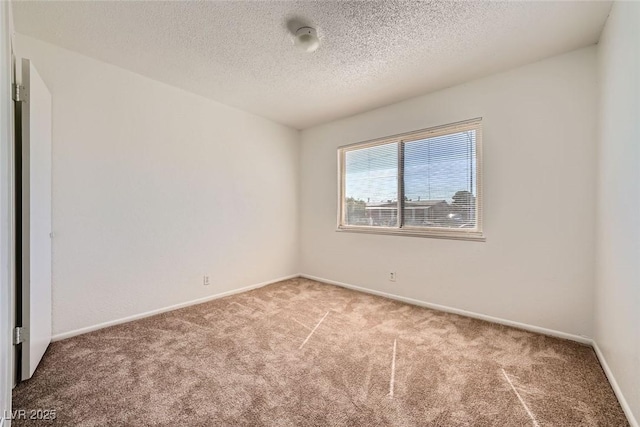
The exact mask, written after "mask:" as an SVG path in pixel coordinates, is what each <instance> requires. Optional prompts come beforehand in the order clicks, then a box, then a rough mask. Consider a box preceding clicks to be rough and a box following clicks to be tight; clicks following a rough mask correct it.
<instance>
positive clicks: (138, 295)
mask: <svg viewBox="0 0 640 427" xmlns="http://www.w3.org/2000/svg"><path fill="white" fill-rule="evenodd" d="M16 43H17V47H16V51H17V53H18V54H19V55H20V56H22V57H27V58H30V59H31V60H32V61H33V63H34V65H35V66H36V68H37V69H38V70H39V72H40V74H41V75H42V77H43V79H44V80H45V82H46V84H47V85H48V87H49V89H50V90H51V93H52V96H53V188H54V190H53V228H54V232H55V239H54V242H53V332H54V334H61V333H65V332H68V331H73V330H76V329H79V328H84V327H90V326H93V325H96V324H99V323H102V322H108V321H113V320H116V319H119V318H123V317H127V316H131V315H136V314H138V313H142V312H146V311H150V310H155V309H159V308H162V307H166V306H170V305H173V304H178V303H182V302H185V301H189V300H193V299H197V298H202V297H206V296H208V295H212V294H218V293H221V292H225V291H230V290H233V289H238V288H241V287H243V286H249V285H253V284H257V283H261V282H265V281H269V280H274V279H277V278H280V277H283V276H288V275H292V274H295V273H297V265H296V253H297V250H298V230H297V205H298V199H297V194H298V189H297V185H298V184H297V174H298V168H297V163H298V156H299V153H298V139H299V133H298V131H295V130H292V129H289V128H287V127H284V126H281V125H278V124H275V123H273V122H270V121H268V120H265V119H262V118H259V117H257V116H254V115H251V114H247V113H244V112H242V111H239V110H236V109H233V108H230V107H227V106H224V105H222V104H219V103H216V102H213V101H211V100H207V99H205V98H202V97H199V96H196V95H193V94H190V93H187V92H184V91H182V90H179V89H176V88H173V87H170V86H168V85H165V84H162V83H159V82H156V81H153V80H150V79H148V78H145V77H142V76H140V75H137V74H134V73H132V72H129V71H126V70H123V69H121V68H118V67H115V66H111V65H108V64H105V63H103V62H99V61H96V60H93V59H90V58H88V57H85V56H82V55H79V54H76V53H73V52H70V51H67V50H64V49H61V48H59V47H56V46H53V45H50V44H46V43H43V42H40V41H37V40H35V39H32V38H29V37H24V36H21V35H18V36H17V37H16ZM185 66H187V65H186V64H185ZM204 274H210V275H211V282H212V283H211V285H210V286H207V287H205V286H203V283H202V282H203V275H204Z"/></svg>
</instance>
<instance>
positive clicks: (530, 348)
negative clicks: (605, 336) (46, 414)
mask: <svg viewBox="0 0 640 427" xmlns="http://www.w3.org/2000/svg"><path fill="white" fill-rule="evenodd" d="M13 399H14V401H13V404H14V409H26V410H35V409H55V410H56V416H57V419H56V421H55V422H53V423H52V422H50V421H49V422H47V421H30V422H25V421H21V420H16V421H15V424H14V425H17V426H20V425H47V424H55V425H61V426H106V425H109V426H119V425H123V426H124V425H127V426H146V425H154V426H160V425H167V426H168V425H172V426H173V425H182V426H217V425H220V426H227V425H245V426H255V425H272V426H294V425H295V426H298V425H311V426H329V425H343V426H354V425H362V426H374V425H381V426H382V425H384V426H386V425H397V426H551V425H553V426H583V425H587V426H589V425H590V426H596V425H597V426H625V425H628V424H627V421H626V419H625V417H624V414H623V412H622V409H621V408H620V405H619V404H618V402H617V400H616V398H615V396H614V394H613V391H612V390H611V386H610V385H609V383H608V382H607V380H606V378H605V375H604V373H603V371H602V369H601V367H600V365H599V364H598V361H597V359H596V356H595V354H594V352H593V350H592V349H591V348H590V347H587V346H582V345H580V344H576V343H574V342H570V341H564V340H561V339H556V338H550V337H547V336H543V335H537V334H533V333H529V332H525V331H521V330H517V329H513V328H509V327H505V326H500V325H496V324H492V323H487V322H483V321H479V320H474V319H470V318H466V317H461V316H457V315H453V314H447V313H442V312H438V311H433V310H429V309H425V308H420V307H415V306H412V305H408V304H403V303H400V302H396V301H392V300H388V299H384V298H379V297H375V296H371V295H367V294H362V293H359V292H355V291H351V290H347V289H342V288H339V287H335V286H331V285H326V284H321V283H318V282H314V281H311V280H306V279H292V280H287V281H284V282H280V283H276V284H273V285H270V286H266V287H264V288H260V289H257V290H254V291H250V292H246V293H243V294H239V295H235V296H231V297H227V298H223V299H219V300H215V301H211V302H208V303H204V304H200V305H197V306H192V307H188V308H184V309H180V310H176V311H173V312H170V313H165V314H161V315H158V316H154V317H150V318H146V319H142V320H138V321H135V322H131V323H127V324H123V325H119V326H114V327H111V328H107V329H103V330H100V331H96V332H92V333H89V334H86V335H82V336H78V337H74V338H70V339H67V340H64V341H59V342H55V343H53V344H52V345H51V347H50V349H49V350H48V351H47V353H46V354H45V356H44V359H43V361H42V363H41V366H40V367H39V368H38V370H37V371H36V373H35V375H34V377H33V378H32V379H31V380H29V381H27V382H24V383H22V384H20V385H18V387H16V389H15V390H14V394H13ZM27 414H29V413H28V412H27Z"/></svg>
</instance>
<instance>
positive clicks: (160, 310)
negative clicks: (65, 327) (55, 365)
mask: <svg viewBox="0 0 640 427" xmlns="http://www.w3.org/2000/svg"><path fill="white" fill-rule="evenodd" d="M296 277H300V275H299V274H292V275H290V276H285V277H279V278H277V279H273V280H269V281H266V282H262V283H257V284H255V285H249V286H245V287H242V288H238V289H233V290H231V291H227V292H222V293H219V294H215V295H209V296H207V297H204V298H198V299H195V300H191V301H186V302H182V303H180V304H174V305H170V306H167V307H162V308H158V309H156V310H151V311H146V312H144V313H139V314H134V315H133V316H127V317H123V318H120V319H116V320H110V321H108V322H104V323H98V324H97V325H92V326H87V327H85V328H80V329H75V330H73V331H68V332H62V333H59V334H56V335H54V336H53V337H51V340H52V341H60V340H63V339H66V338H71V337H75V336H77V335H82V334H86V333H87V332H92V331H97V330H98V329H103V328H108V327H109V326H114V325H119V324H122V323H127V322H131V321H133V320H138V319H143V318H145V317H149V316H153V315H156V314H160V313H165V312H167V311H171V310H177V309H178V308H183V307H188V306H190V305H196V304H202V303H203V302H207V301H212V300H214V299H218V298H224V297H228V296H230V295H235V294H240V293H242V292H247V291H250V290H252V289H257V288H261V287H263V286H267V285H270V284H272V283H276V282H281V281H283V280H288V279H293V278H296Z"/></svg>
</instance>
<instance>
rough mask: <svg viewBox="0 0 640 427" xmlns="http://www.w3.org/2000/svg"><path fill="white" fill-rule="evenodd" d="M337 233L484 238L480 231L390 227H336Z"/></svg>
mask: <svg viewBox="0 0 640 427" xmlns="http://www.w3.org/2000/svg"><path fill="white" fill-rule="evenodd" d="M336 231H338V232H347V233H365V234H387V235H392V236H407V237H430V238H433V239H449V240H469V241H474V242H484V241H486V238H485V237H484V235H483V234H482V232H481V231H459V230H451V231H449V230H446V231H445V230H442V231H440V230H437V231H436V230H421V229H416V228H395V227H394V228H391V227H361V226H344V225H341V226H338V228H337V229H336Z"/></svg>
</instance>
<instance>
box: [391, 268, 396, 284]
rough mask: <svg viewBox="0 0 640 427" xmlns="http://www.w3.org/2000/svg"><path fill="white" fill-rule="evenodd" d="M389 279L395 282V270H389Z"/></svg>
mask: <svg viewBox="0 0 640 427" xmlns="http://www.w3.org/2000/svg"><path fill="white" fill-rule="evenodd" d="M389 280H390V281H391V282H395V281H396V272H395V271H391V272H389Z"/></svg>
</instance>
